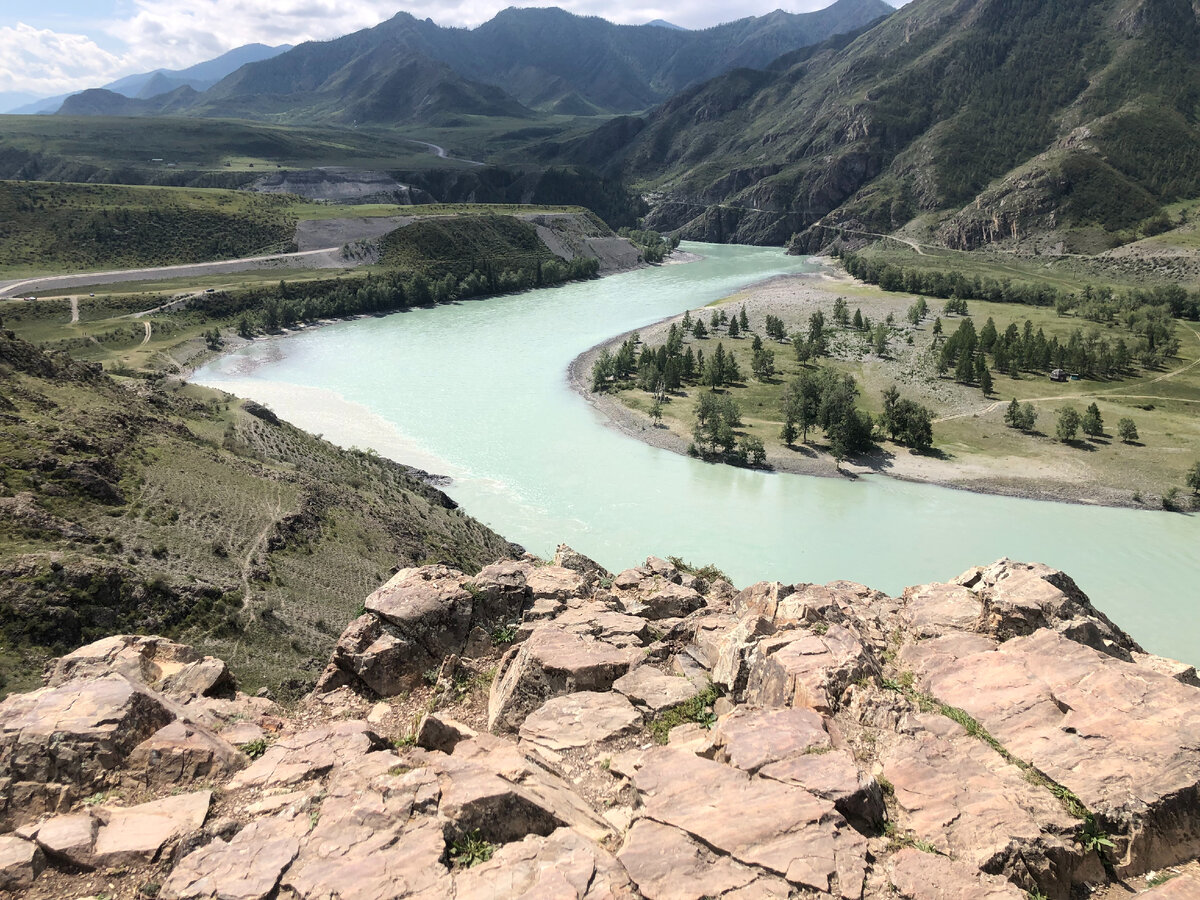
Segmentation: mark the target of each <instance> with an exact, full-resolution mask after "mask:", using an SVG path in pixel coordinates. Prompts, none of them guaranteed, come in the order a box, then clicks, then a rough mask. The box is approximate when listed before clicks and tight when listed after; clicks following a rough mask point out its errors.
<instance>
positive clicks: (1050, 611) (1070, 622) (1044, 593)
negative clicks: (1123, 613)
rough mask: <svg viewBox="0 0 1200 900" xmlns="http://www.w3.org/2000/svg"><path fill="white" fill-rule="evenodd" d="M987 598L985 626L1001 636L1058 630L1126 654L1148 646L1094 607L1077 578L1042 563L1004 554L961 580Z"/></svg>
mask: <svg viewBox="0 0 1200 900" xmlns="http://www.w3.org/2000/svg"><path fill="white" fill-rule="evenodd" d="M955 581H956V583H958V584H961V585H963V586H964V587H969V588H970V589H971V590H973V591H974V592H975V593H976V594H978V595H979V597H980V598H981V599H982V600H983V602H984V614H983V620H982V622H981V627H980V630H981V631H983V632H984V633H985V634H989V635H991V636H992V637H995V638H997V639H998V640H1001V641H1004V640H1008V639H1009V638H1011V637H1018V636H1022V635H1029V634H1033V632H1035V631H1037V630H1038V629H1041V628H1045V629H1056V630H1059V631H1062V632H1063V633H1066V634H1069V635H1070V636H1071V639H1072V640H1077V641H1079V642H1081V643H1086V644H1088V646H1090V647H1092V648H1093V649H1095V650H1099V651H1101V652H1103V653H1109V654H1111V655H1114V656H1117V657H1118V658H1121V659H1126V660H1127V659H1129V654H1130V653H1133V652H1142V648H1141V647H1139V646H1138V644H1137V642H1136V641H1134V640H1133V638H1131V637H1130V636H1129V635H1127V634H1126V633H1125V632H1124V631H1122V630H1121V629H1120V628H1118V627H1117V626H1116V625H1114V624H1113V623H1112V621H1111V620H1109V618H1108V617H1107V616H1105V615H1104V613H1102V612H1100V611H1099V610H1098V609H1096V608H1095V607H1094V606H1092V603H1091V601H1090V600H1088V598H1087V596H1086V595H1085V594H1084V593H1083V591H1081V590H1080V589H1079V586H1078V585H1076V584H1075V582H1074V581H1073V580H1071V578H1070V577H1069V576H1068V575H1066V574H1065V573H1063V572H1060V571H1058V570H1057V569H1052V568H1050V567H1049V566H1045V565H1042V564H1041V563H1032V564H1030V563H1018V562H1013V561H1012V560H1010V559H1001V560H999V561H998V562H995V563H993V564H992V565H990V566H987V567H986V568H977V569H970V570H968V571H967V572H965V573H963V574H962V575H960V576H959V577H958V578H957V579H955Z"/></svg>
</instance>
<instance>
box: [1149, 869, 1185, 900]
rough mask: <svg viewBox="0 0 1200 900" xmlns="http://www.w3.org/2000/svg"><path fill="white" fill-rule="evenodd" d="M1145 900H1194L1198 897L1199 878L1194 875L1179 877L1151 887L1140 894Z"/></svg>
mask: <svg viewBox="0 0 1200 900" xmlns="http://www.w3.org/2000/svg"><path fill="white" fill-rule="evenodd" d="M1141 896H1142V897H1145V898H1147V900H1196V898H1197V897H1200V878H1197V877H1196V876H1195V875H1191V874H1187V875H1179V876H1177V877H1175V878H1171V879H1169V880H1167V881H1164V882H1163V883H1162V884H1160V885H1157V886H1155V887H1152V888H1151V889H1150V890H1148V891H1146V892H1145V893H1143V894H1141Z"/></svg>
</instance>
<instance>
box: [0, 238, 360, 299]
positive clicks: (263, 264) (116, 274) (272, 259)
mask: <svg viewBox="0 0 1200 900" xmlns="http://www.w3.org/2000/svg"><path fill="white" fill-rule="evenodd" d="M352 265H354V264H353V263H352V262H347V261H345V260H343V259H342V248H341V247H340V246H338V247H323V248H320V249H318V250H305V251H302V252H299V253H276V254H274V255H272V256H249V257H245V258H243V259H226V260H218V261H217V262H208V263H188V264H186V265H181V266H159V267H157V268H153V269H119V270H111V271H108V272H85V273H80V274H77V275H46V276H43V277H41V278H26V279H24V280H23V281H5V282H0V298H4V297H19V296H21V295H22V294H30V295H36V294H38V293H39V292H44V291H48V290H56V289H59V288H73V287H82V286H84V285H93V284H118V283H120V282H126V281H149V280H151V279H155V280H157V279H160V278H195V277H200V276H203V275H220V274H225V273H227V272H246V271H250V270H253V269H279V268H312V269H344V268H350V267H351V266H352Z"/></svg>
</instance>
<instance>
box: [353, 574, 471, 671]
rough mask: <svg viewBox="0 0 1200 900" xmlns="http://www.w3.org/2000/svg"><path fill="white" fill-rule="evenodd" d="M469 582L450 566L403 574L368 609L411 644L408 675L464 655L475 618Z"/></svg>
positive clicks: (371, 598) (368, 603) (376, 594)
mask: <svg viewBox="0 0 1200 900" xmlns="http://www.w3.org/2000/svg"><path fill="white" fill-rule="evenodd" d="M467 583H469V579H468V578H467V577H466V576H465V575H463V574H462V572H459V571H456V570H455V569H451V568H449V567H448V566H422V567H421V568H417V569H401V570H400V571H399V572H397V573H396V574H395V575H394V576H393V577H392V579H391V580H390V581H388V582H387V584H385V585H384V586H383V587H381V588H379V589H378V590H376V591H375V592H374V593H373V594H371V596H369V597H368V598H367V600H366V603H365V604H364V606H365V608H366V611H367V612H369V613H373V614H374V615H376V616H378V617H379V618H380V619H383V620H384V621H385V622H387V623H388V625H390V626H391V627H392V632H391V633H392V634H393V636H395V637H397V638H399V639H400V640H402V641H404V642H405V643H406V644H408V645H409V651H408V652H409V655H410V657H411V658H410V660H409V662H408V667H409V670H410V671H415V672H418V673H419V672H423V671H425V670H426V669H428V668H430V667H431V666H436V665H437V664H438V663H440V662H441V661H442V658H443V657H445V656H447V655H449V654H451V653H461V652H462V648H463V645H464V644H465V643H466V640H467V635H468V634H470V632H471V626H472V624H473V619H472V617H473V613H474V597H473V595H472V594H471V592H470V591H468V590H467V589H466V587H464V585H466V584H467Z"/></svg>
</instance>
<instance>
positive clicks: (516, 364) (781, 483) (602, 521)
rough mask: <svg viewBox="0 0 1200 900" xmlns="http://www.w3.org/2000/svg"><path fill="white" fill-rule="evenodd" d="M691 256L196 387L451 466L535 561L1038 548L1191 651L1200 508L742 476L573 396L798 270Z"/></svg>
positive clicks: (291, 355) (843, 573)
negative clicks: (699, 312) (573, 369)
mask: <svg viewBox="0 0 1200 900" xmlns="http://www.w3.org/2000/svg"><path fill="white" fill-rule="evenodd" d="M685 249H688V250H691V251H693V252H698V253H702V254H703V255H704V256H705V259H704V260H702V261H700V262H695V263H689V264H687V265H672V266H662V267H656V268H651V269H643V270H639V271H636V272H630V273H627V274H624V275H616V276H612V277H609V278H604V279H600V280H598V281H589V282H583V283H579V284H574V285H568V286H564V287H558V288H550V289H545V290H538V291H531V292H528V293H525V294H519V295H515V296H508V297H500V298H494V299H490V300H480V301H469V302H465V303H461V304H454V305H448V306H441V307H437V308H433V309H420V310H413V311H409V312H404V313H397V314H395V315H391V316H387V317H384V318H373V319H361V320H357V321H353V322H344V323H339V324H336V325H331V326H328V327H324V328H320V329H312V330H309V331H305V332H302V333H299V334H295V335H292V336H289V337H286V338H282V339H276V340H270V341H260V342H258V343H255V344H253V345H251V346H248V347H246V348H244V349H242V350H240V351H237V352H235V353H232V354H230V355H228V356H225V357H223V358H221V359H219V360H217V361H216V362H214V363H212V364H210V365H209V366H207V367H206V368H204V369H202V370H201V371H199V372H198V373H197V374H196V375H195V376H194V378H193V380H194V381H196V382H198V383H200V384H205V385H208V386H211V387H216V388H220V389H222V390H226V391H230V392H231V393H234V394H237V395H239V396H242V397H250V398H253V399H255V400H258V401H260V402H263V403H266V404H268V405H269V406H271V408H272V409H274V410H275V411H276V412H278V413H279V414H280V415H282V416H283V417H284V418H286V419H288V420H290V421H291V422H293V423H295V424H296V425H298V426H300V427H302V428H305V429H307V430H309V431H313V432H317V433H321V434H324V436H325V437H326V438H328V439H330V440H333V441H335V442H336V443H339V444H341V445H343V446H348V447H349V446H358V447H363V448H367V447H370V448H374V449H375V450H378V451H379V452H380V453H382V454H385V455H387V456H390V457H391V458H393V459H396V460H398V461H400V462H404V463H408V464H410V465H416V466H419V467H420V468H423V469H427V470H429V471H432V472H438V473H442V474H446V475H450V476H451V477H452V478H453V479H454V483H453V484H452V485H450V486H449V487H448V488H447V489H446V490H447V493H449V494H450V495H451V496H452V497H454V499H455V500H457V501H458V502H459V503H461V504H462V505H463V507H464V508H465V509H466V511H467V512H468V513H470V514H471V515H473V516H475V517H476V518H478V519H480V520H482V521H484V522H486V523H487V524H488V525H490V526H491V527H492V528H494V529H495V530H497V531H498V532H500V533H501V534H503V535H504V536H505V537H507V538H509V539H510V540H513V541H516V542H518V543H520V544H523V545H524V546H525V547H527V548H528V549H529V550H530V551H532V552H534V553H536V554H538V555H540V556H549V555H550V554H552V553H553V551H554V547H555V545H556V544H558V543H559V542H566V543H568V544H570V545H571V546H573V547H574V548H575V549H577V550H579V551H580V552H582V553H585V554H587V555H589V556H592V557H594V558H596V559H597V560H599V561H600V562H602V563H603V564H604V565H605V566H606V567H608V568H609V569H612V570H614V571H616V570H619V569H621V568H624V567H626V566H629V565H634V564H637V563H639V562H641V560H642V559H644V558H645V557H646V556H647V555H650V554H655V555H660V556H666V555H668V554H671V555H676V556H682V557H683V558H684V559H687V560H689V561H690V562H693V563H709V562H711V563H714V564H716V565H717V566H719V567H720V568H722V569H724V570H725V571H726V572H727V573H728V574H729V575H730V576H731V577H732V579H733V580H734V582H735V583H736V584H739V585H744V584H747V583H750V582H753V581H758V580H763V579H779V580H781V581H788V582H795V581H809V582H823V581H828V580H832V579H837V578H845V579H850V580H854V581H859V582H863V583H865V584H868V585H870V586H872V587H875V588H879V589H881V590H884V591H888V592H898V591H899V590H901V589H902V588H903V587H904V586H905V585H908V584H918V583H921V582H926V581H931V580H947V579H949V578H952V577H954V576H955V575H957V574H959V573H960V572H961V571H963V570H964V569H966V568H968V567H969V566H971V565H976V564H981V563H989V562H992V561H993V560H995V559H997V558H998V557H1001V556H1010V557H1012V558H1014V559H1021V560H1031V561H1033V560H1036V561H1040V562H1045V563H1048V564H1049V565H1052V566H1055V567H1056V568H1060V569H1063V570H1065V571H1066V572H1068V573H1069V574H1071V575H1072V576H1073V577H1074V578H1075V580H1076V581H1077V582H1078V583H1079V584H1080V586H1081V587H1082V588H1083V589H1084V591H1086V592H1087V593H1088V594H1089V595H1090V596H1091V598H1092V599H1093V601H1094V602H1096V604H1097V605H1098V606H1100V608H1101V609H1103V610H1104V611H1105V612H1107V613H1108V614H1109V615H1110V616H1112V617H1113V618H1114V619H1116V621H1117V622H1118V623H1119V624H1120V625H1122V626H1123V627H1124V628H1126V629H1127V630H1128V631H1130V632H1131V633H1132V634H1133V635H1134V636H1135V637H1136V638H1137V639H1138V640H1139V641H1141V642H1142V643H1143V644H1144V645H1145V646H1146V647H1147V649H1149V650H1151V651H1153V652H1156V653H1161V654H1164V655H1167V656H1172V657H1175V658H1179V659H1185V660H1187V661H1188V662H1192V663H1200V616H1198V615H1197V613H1196V611H1197V606H1198V601H1200V590H1198V589H1197V580H1198V576H1200V517H1194V516H1183V515H1178V514H1168V513H1154V512H1145V511H1135V510H1120V509H1106V508H1095V507H1086V506H1075V505H1067V504H1058V503H1044V502H1036V501H1029V500H1017V499H1012V498H1006V497H992V496H986V495H981V494H972V493H967V492H964V491H953V490H949V489H945V488H939V487H933V486H928V485H919V484H910V483H905V482H900V481H895V480H893V479H889V478H886V477H881V476H867V477H863V478H859V479H857V480H855V481H849V480H842V479H833V478H814V477H805V476H798V475H781V474H773V473H763V472H751V471H747V470H744V469H736V468H732V467H729V466H718V465H710V464H707V463H703V462H699V461H696V460H692V459H688V458H686V457H683V456H679V455H676V454H674V453H670V452H667V451H664V450H658V449H655V448H653V447H650V446H648V445H645V444H642V443H641V442H639V441H637V440H634V439H632V438H630V437H627V436H625V435H623V434H620V433H619V432H617V431H616V430H614V429H612V428H611V427H607V426H606V425H605V423H604V421H603V420H602V418H601V416H600V415H599V414H598V413H596V412H595V411H594V410H593V409H592V408H591V407H590V406H589V405H588V404H587V403H586V402H585V401H584V400H583V399H582V398H580V397H579V396H578V395H576V394H575V393H574V392H573V391H571V389H570V388H569V387H568V386H567V383H566V377H565V373H566V369H567V366H568V365H569V364H570V362H571V360H572V359H574V357H575V356H577V355H578V354H579V353H581V352H583V351H584V350H586V349H587V348H589V347H591V346H594V345H595V344H597V343H599V342H600V341H602V340H605V339H607V338H609V337H612V336H613V335H616V334H619V333H621V332H624V331H627V330H629V329H632V328H637V327H640V326H643V325H646V324H649V323H651V322H654V321H656V320H658V319H661V318H663V317H665V316H668V315H672V314H676V313H680V312H682V311H683V310H684V309H688V308H691V309H696V308H698V307H700V306H703V305H705V304H707V303H710V302H712V301H713V300H717V299H719V298H721V297H724V296H726V295H728V294H730V293H731V292H733V291H735V290H737V289H739V288H741V287H744V286H746V285H748V284H751V283H753V282H756V281H760V280H762V279H764V278H767V277H770V276H773V275H778V274H782V273H787V272H802V271H806V270H808V269H810V268H811V266H809V265H808V264H807V263H806V262H805V261H804V260H802V259H799V258H796V257H788V256H785V255H783V254H782V253H781V252H780V251H779V250H777V249H764V248H751V247H731V246H717V245H685Z"/></svg>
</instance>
